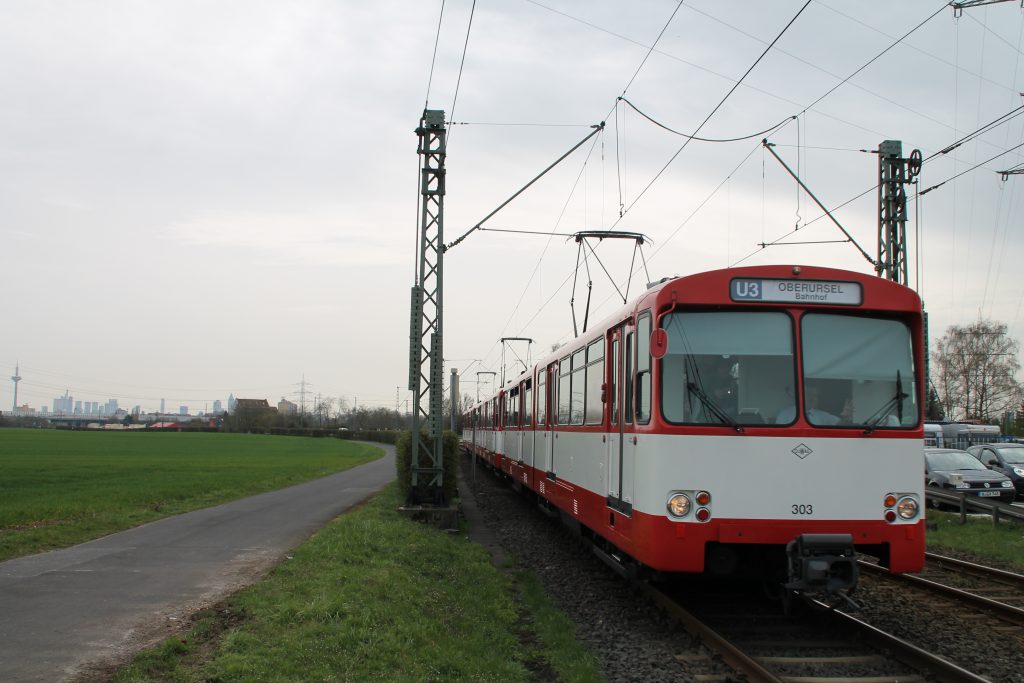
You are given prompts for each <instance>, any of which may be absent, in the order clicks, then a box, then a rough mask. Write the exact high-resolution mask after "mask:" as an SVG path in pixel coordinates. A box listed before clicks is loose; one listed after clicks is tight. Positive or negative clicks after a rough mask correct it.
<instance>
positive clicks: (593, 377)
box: [583, 337, 604, 425]
mask: <svg viewBox="0 0 1024 683" xmlns="http://www.w3.org/2000/svg"><path fill="white" fill-rule="evenodd" d="M586 373H587V392H586V393H587V396H586V407H585V408H584V415H585V417H584V420H583V421H584V422H585V423H586V424H588V425H596V424H601V420H602V418H603V417H604V404H602V403H601V383H602V380H603V379H604V338H603V337H602V338H601V339H598V340H597V341H595V342H592V343H591V344H590V345H589V346H587V370H586Z"/></svg>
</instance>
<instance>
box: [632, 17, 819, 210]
mask: <svg viewBox="0 0 1024 683" xmlns="http://www.w3.org/2000/svg"><path fill="white" fill-rule="evenodd" d="M810 4H811V0H807V2H805V3H804V4H803V6H802V7H801V8H800V9H799V10H798V11H797V13H796V14H795V15H793V18H792V19H790V20H789V22H788V23H787V24H786V25H785V26H784V27H783V28H782V30H781V31H779V34H778V35H777V36H775V39H774V40H773V41H772V42H771V43H770V44H769V45H768V47H766V48H765V49H764V51H763V52H762V53H761V54H760V56H758V58H757V59H756V60H754V63H753V64H751V65H750V67H749V68H748V69H747V70H746V71H745V72H744V73H743V75H742V76H740V78H739V80H737V81H736V82H735V83H733V86H732V87H731V88H729V91H728V92H727V93H726V94H725V96H724V97H723V98H722V99H721V100H720V101H719V102H718V104H716V105H715V107H714V109H712V110H711V112H710V113H709V114H708V115H707V116H706V117H704V120H703V121H701V123H700V125H699V126H697V128H696V129H694V131H693V133H691V134H690V137H688V138H687V139H686V141H685V142H683V144H682V146H681V147H680V148H679V149H678V150H676V152H675V154H673V155H672V156H671V157H670V158H669V160H668V161H667V162H666V163H665V165H664V166H662V168H661V170H659V171H658V172H657V173H656V174H655V176H654V178H652V179H651V181H650V182H649V183H647V185H646V186H645V187H644V189H643V190H641V191H640V194H638V195H637V196H636V198H635V199H634V200H633V201H632V202H630V204H629V206H627V207H626V209H625V210H624V211H623V212H622V216H620V217H619V220H618V221H616V222H615V224H613V225H612V227H613V228H614V227H615V225H617V224H618V223H619V221H621V220H622V217H623V216H625V214H627V213H629V211H630V210H631V209H632V208H633V207H634V206H636V203H637V202H639V201H640V199H641V198H642V197H643V196H644V195H645V194H646V193H647V191H648V190H649V189H650V188H651V186H653V185H654V183H656V182H657V181H658V179H659V178H660V177H661V176H662V174H664V173H665V171H666V170H667V169H668V167H669V166H671V165H672V162H673V161H675V160H676V159H677V158H678V157H679V155H680V154H682V152H683V150H684V149H686V147H687V145H689V144H690V140H691V139H692V138H693V137H695V136H696V135H697V133H699V132H700V131H701V129H702V128H704V126H705V125H707V122H708V121H710V120H711V118H712V117H713V116H714V115H715V114H716V113H717V112H718V110H719V109H721V108H722V106H723V105H724V104H725V103H726V101H727V100H728V99H729V98H730V97H731V96H732V94H733V93H734V92H736V89H737V88H738V87H739V86H740V84H741V83H743V81H744V79H745V78H746V77H747V76H749V75H750V72H752V71H753V70H754V69H755V68H756V67H757V65H758V64H760V63H761V60H762V59H764V57H765V55H767V54H768V52H769V51H770V50H771V49H772V48H773V47H774V46H775V44H776V43H777V42H779V40H780V39H781V38H782V36H783V35H785V33H786V31H787V30H789V27H790V26H792V25H793V23H794V22H796V20H797V19H798V18H799V17H800V15H801V14H803V12H804V10H805V9H807V6H808V5H810Z"/></svg>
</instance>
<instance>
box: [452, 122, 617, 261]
mask: <svg viewBox="0 0 1024 683" xmlns="http://www.w3.org/2000/svg"><path fill="white" fill-rule="evenodd" d="M591 128H593V130H592V131H590V133H589V134H588V135H587V136H586V137H585V138H583V139H582V140H580V141H579V142H577V143H576V144H575V145H573V147H572V149H570V150H569V151H568V152H566V153H565V154H563V155H562V156H560V157H558V158H557V159H555V161H554V162H552V163H551V164H550V165H549V166H548V167H547V168H545V169H544V170H543V171H541V172H540V173H538V174H537V175H536V176H534V178H533V180H531V181H530V182H528V183H526V184H525V185H523V186H522V187H521V188H519V190H518V191H516V192H515V193H514V194H513V195H512V196H511V197H509V198H508V199H506V200H505V201H503V202H502V203H501V204H500V205H498V208H496V209H495V210H494V211H491V212H490V213H489V214H487V215H486V216H484V217H483V218H481V219H480V220H479V221H477V223H476V225H474V226H473V227H472V228H470V229H469V230H467V231H466V232H464V233H462V235H460V236H459V237H458V239H456V240H455V241H454V242H449V243H448V244H447V245H443V246H442V247H441V251H442V252H444V251H448V250H449V249H451V248H452V247H454V246H456V245H457V244H459V243H461V242H462V240H464V239H466V238H467V237H469V236H470V235H471V234H473V233H474V232H475V231H477V230H480V229H481V227H480V226H482V225H483V224H484V223H486V222H487V221H488V220H490V219H491V218H493V217H494V215H495V214H496V213H498V212H499V211H501V210H502V209H504V208H505V207H506V206H508V205H509V204H511V203H512V200H514V199H515V198H516V197H518V196H519V195H521V194H522V193H523V192H526V190H527V189H529V187H530V186H531V185H533V184H534V183H535V182H537V181H538V180H540V179H541V178H543V177H544V176H545V175H547V173H548V171H550V170H551V169H553V168H554V167H555V166H557V165H558V164H560V163H562V162H563V161H565V159H566V158H567V157H568V156H569V155H570V154H572V153H573V152H575V151H576V150H577V149H579V148H580V147H582V146H583V145H584V143H586V142H587V140H589V139H590V138H592V137H594V136H595V135H597V134H598V133H600V132H601V131H603V130H604V121H602V122H601V123H598V124H595V125H593V126H591Z"/></svg>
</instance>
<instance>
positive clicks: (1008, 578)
mask: <svg viewBox="0 0 1024 683" xmlns="http://www.w3.org/2000/svg"><path fill="white" fill-rule="evenodd" d="M924 557H925V559H926V560H931V561H932V562H934V563H936V564H938V565H939V566H940V567H944V568H949V567H952V568H955V569H957V570H959V571H961V572H963V573H964V574H969V575H971V576H977V577H980V578H983V579H993V580H995V581H1005V582H1006V583H1012V584H1013V585H1015V586H1017V587H1018V588H1020V589H1021V590H1024V574H1017V573H1014V572H1008V571H1006V570H1005V569H996V568H995V567H986V566H985V565H983V564H977V563H975V562H968V561H966V560H958V559H957V558H955V557H947V556H946V555H938V554H936V553H925V554H924Z"/></svg>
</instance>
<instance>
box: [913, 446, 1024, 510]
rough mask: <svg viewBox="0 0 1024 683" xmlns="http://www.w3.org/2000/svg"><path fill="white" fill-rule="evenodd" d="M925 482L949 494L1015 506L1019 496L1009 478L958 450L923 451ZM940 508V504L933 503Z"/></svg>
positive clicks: (936, 449) (937, 449)
mask: <svg viewBox="0 0 1024 683" xmlns="http://www.w3.org/2000/svg"><path fill="white" fill-rule="evenodd" d="M924 482H925V485H926V486H931V487H937V488H940V489H943V490H944V491H948V492H950V493H954V492H955V493H965V494H967V495H971V496H977V497H978V498H986V499H990V500H997V501H999V502H1001V503H1012V502H1013V499H1014V498H1015V497H1016V495H1017V490H1016V489H1015V488H1014V487H1013V482H1012V481H1010V478H1009V477H1007V476H1006V475H1005V474H1003V473H1001V472H994V471H992V470H990V469H988V468H986V467H985V466H984V465H983V464H981V461H980V460H978V459H977V458H975V457H974V456H973V455H971V454H970V453H968V452H967V451H961V450H957V449H955V448H926V449H924ZM932 504H933V506H934V507H938V506H939V504H938V502H937V501H935V502H933V503H932Z"/></svg>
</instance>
